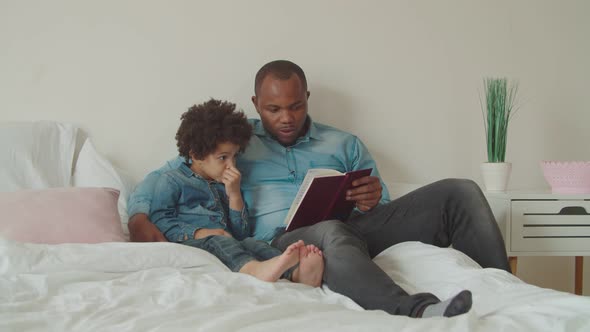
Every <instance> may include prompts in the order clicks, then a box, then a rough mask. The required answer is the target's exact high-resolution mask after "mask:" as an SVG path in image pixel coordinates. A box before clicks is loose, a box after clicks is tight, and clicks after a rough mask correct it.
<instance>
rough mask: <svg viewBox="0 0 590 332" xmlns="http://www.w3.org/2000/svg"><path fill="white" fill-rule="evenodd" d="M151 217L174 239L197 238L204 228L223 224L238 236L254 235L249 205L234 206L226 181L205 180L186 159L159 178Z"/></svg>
mask: <svg viewBox="0 0 590 332" xmlns="http://www.w3.org/2000/svg"><path fill="white" fill-rule="evenodd" d="M150 219H151V220H152V222H153V223H154V224H155V225H156V226H157V227H158V228H159V229H160V231H161V232H162V233H164V236H166V238H167V239H168V241H173V242H182V241H186V240H188V239H193V238H194V234H195V232H196V231H197V230H199V229H201V228H208V229H212V228H221V229H224V230H226V231H227V232H229V233H230V234H232V235H233V236H234V237H235V238H236V239H238V240H242V239H244V238H246V237H249V236H250V226H249V224H248V212H247V209H246V205H245V204H244V208H243V209H242V211H236V210H232V209H231V208H230V207H229V200H228V198H227V195H226V194H225V186H224V184H223V183H219V182H215V181H207V180H205V179H204V178H202V177H201V176H199V175H198V174H195V173H194V172H193V171H192V170H191V169H190V166H189V165H188V164H186V163H181V164H180V166H178V168H176V169H173V170H170V171H167V172H165V173H164V174H162V176H161V177H160V178H159V179H158V182H157V184H156V187H155V190H154V197H153V201H152V205H151V210H150Z"/></svg>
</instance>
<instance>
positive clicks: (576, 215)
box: [510, 200, 590, 252]
mask: <svg viewBox="0 0 590 332" xmlns="http://www.w3.org/2000/svg"><path fill="white" fill-rule="evenodd" d="M511 205H512V206H511V208H512V209H511V210H512V212H511V227H510V233H511V234H510V235H511V236H510V239H511V241H510V251H515V252H524V251H534V252H560V251H561V252H573V251H588V250H590V214H589V213H590V201H584V200H560V201H546V200H530V201H529V200H513V201H512V204H511Z"/></svg>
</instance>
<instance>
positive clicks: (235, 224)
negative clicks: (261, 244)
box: [222, 166, 250, 240]
mask: <svg viewBox="0 0 590 332" xmlns="http://www.w3.org/2000/svg"><path fill="white" fill-rule="evenodd" d="M241 179H242V174H241V173H240V171H239V170H238V169H237V168H236V167H235V166H232V167H230V168H228V169H226V170H225V172H223V176H222V182H223V184H224V185H225V193H226V195H227V197H228V200H229V227H230V230H231V233H232V235H233V237H234V238H236V239H238V240H243V239H245V238H247V237H249V236H250V225H249V224H248V210H247V209H246V204H245V203H244V197H243V196H242V192H241V190H240V182H241Z"/></svg>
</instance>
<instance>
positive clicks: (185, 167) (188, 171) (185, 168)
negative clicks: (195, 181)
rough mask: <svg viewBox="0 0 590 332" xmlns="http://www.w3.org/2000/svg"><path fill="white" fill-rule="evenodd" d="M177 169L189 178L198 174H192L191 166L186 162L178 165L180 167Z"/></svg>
mask: <svg viewBox="0 0 590 332" xmlns="http://www.w3.org/2000/svg"><path fill="white" fill-rule="evenodd" d="M178 169H179V170H180V171H181V172H182V174H184V175H186V176H187V177H189V178H190V177H191V176H197V175H198V174H195V172H193V170H192V169H191V165H190V164H188V163H186V162H184V163H182V164H180V167H178Z"/></svg>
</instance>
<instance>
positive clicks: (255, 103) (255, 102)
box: [252, 96, 260, 114]
mask: <svg viewBox="0 0 590 332" xmlns="http://www.w3.org/2000/svg"><path fill="white" fill-rule="evenodd" d="M252 104H254V108H255V109H256V112H257V113H258V114H260V111H259V110H258V97H256V96H252Z"/></svg>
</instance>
